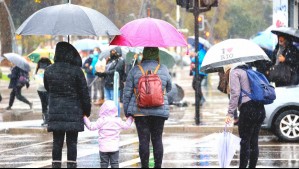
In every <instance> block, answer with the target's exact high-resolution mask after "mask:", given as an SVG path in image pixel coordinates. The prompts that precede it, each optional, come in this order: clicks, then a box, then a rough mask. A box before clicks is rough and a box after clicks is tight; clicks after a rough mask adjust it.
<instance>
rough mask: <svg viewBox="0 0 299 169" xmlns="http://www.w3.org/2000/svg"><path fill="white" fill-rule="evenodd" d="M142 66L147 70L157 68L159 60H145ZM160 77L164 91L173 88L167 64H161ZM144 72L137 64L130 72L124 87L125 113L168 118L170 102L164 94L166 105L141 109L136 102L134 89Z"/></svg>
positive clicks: (127, 114)
mask: <svg viewBox="0 0 299 169" xmlns="http://www.w3.org/2000/svg"><path fill="white" fill-rule="evenodd" d="M141 66H142V67H143V69H144V70H145V71H147V70H155V69H156V67H157V66H158V62H157V61H143V62H142V63H141ZM157 74H158V75H159V77H160V78H161V80H162V84H163V91H166V92H167V93H169V92H170V91H171V89H172V85H171V84H172V82H171V77H170V74H169V71H168V69H167V67H166V66H165V65H161V67H160V69H159V71H158V73H157ZM141 76H142V73H141V71H140V69H139V68H138V66H135V67H134V68H133V69H132V70H131V71H130V72H129V74H128V77H127V81H126V85H125V88H124V111H125V115H126V116H127V117H128V116H134V115H136V114H140V115H144V116H158V117H164V118H166V119H168V118H169V103H168V98H167V96H166V95H165V96H164V103H165V104H164V106H161V107H157V108H150V109H139V108H138V107H137V103H136V97H135V94H134V89H136V88H137V86H138V81H139V79H140V77H141Z"/></svg>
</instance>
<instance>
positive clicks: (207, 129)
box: [0, 125, 273, 136]
mask: <svg viewBox="0 0 299 169" xmlns="http://www.w3.org/2000/svg"><path fill="white" fill-rule="evenodd" d="M222 131H223V127H220V126H192V125H185V126H183V125H178V126H165V128H164V133H195V134H205V135H208V134H212V133H220V132H222ZM229 131H231V132H232V133H234V134H236V135H238V127H233V128H229ZM47 133H48V131H47V128H42V127H34V128H29V127H24V128H8V129H5V130H0V134H13V135H14V134H15V135H17V134H20V135H22V134H47ZM136 133H137V130H136V128H135V127H134V128H132V129H131V130H127V131H123V132H122V134H136ZM260 135H261V136H268V135H273V133H272V132H271V131H269V130H263V129H262V130H261V132H260Z"/></svg>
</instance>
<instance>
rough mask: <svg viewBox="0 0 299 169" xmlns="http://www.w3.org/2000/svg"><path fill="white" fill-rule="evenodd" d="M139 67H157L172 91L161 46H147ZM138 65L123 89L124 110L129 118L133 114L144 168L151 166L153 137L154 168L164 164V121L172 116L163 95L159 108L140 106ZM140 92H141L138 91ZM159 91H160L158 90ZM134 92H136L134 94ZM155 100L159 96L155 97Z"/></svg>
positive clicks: (164, 84) (160, 75)
mask: <svg viewBox="0 0 299 169" xmlns="http://www.w3.org/2000/svg"><path fill="white" fill-rule="evenodd" d="M140 66H141V67H142V68H143V69H144V70H146V71H147V70H155V69H156V70H157V68H159V66H160V68H159V69H158V71H157V75H158V76H159V77H160V79H161V81H162V84H163V85H162V89H163V91H165V92H166V93H169V92H170V91H171V89H172V82H171V77H170V74H169V71H168V69H167V67H166V66H165V65H160V64H159V48H154V47H145V48H144V50H143V60H142V62H141V64H140ZM142 75H143V73H142V72H141V70H140V68H139V67H138V66H135V67H134V68H133V69H132V70H131V71H130V73H129V74H128V78H127V81H126V85H125V89H124V112H125V115H126V116H127V117H130V116H133V117H134V118H135V123H136V127H137V131H138V137H139V154H140V159H141V165H142V168H149V157H150V151H149V149H150V147H149V146H150V140H151V141H152V144H153V147H154V158H155V168H161V167H162V161H163V142H162V134H163V130H164V123H165V120H167V119H168V118H169V104H168V98H167V96H166V95H164V105H163V106H159V107H148V108H138V106H137V103H138V102H137V96H135V94H136V95H138V94H137V93H135V92H134V91H135V90H136V91H137V90H139V89H137V88H138V82H139V79H140V78H141V77H142ZM137 92H139V91H137ZM155 92H157V93H158V92H160V91H155ZM134 93H135V94H134ZM155 99H156V98H155Z"/></svg>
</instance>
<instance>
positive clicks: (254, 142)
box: [239, 101, 266, 168]
mask: <svg viewBox="0 0 299 169" xmlns="http://www.w3.org/2000/svg"><path fill="white" fill-rule="evenodd" d="M265 117H266V113H265V108H264V105H263V104H260V103H256V102H254V101H249V102H247V103H245V104H243V105H242V106H241V108H240V117H239V134H240V137H241V139H242V141H241V152H240V168H247V166H248V162H249V168H256V165H257V161H258V158H259V144H258V139H259V132H260V129H261V126H262V123H263V121H264V120H265Z"/></svg>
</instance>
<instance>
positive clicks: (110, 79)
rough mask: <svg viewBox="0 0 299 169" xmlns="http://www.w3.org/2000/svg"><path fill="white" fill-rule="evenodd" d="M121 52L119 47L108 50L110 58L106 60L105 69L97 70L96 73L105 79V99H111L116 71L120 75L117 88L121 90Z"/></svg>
mask: <svg viewBox="0 0 299 169" xmlns="http://www.w3.org/2000/svg"><path fill="white" fill-rule="evenodd" d="M121 56H122V53H121V49H120V48H119V47H116V48H114V49H112V50H111V51H110V58H109V59H108V61H107V65H106V71H105V72H104V73H100V72H97V73H96V75H97V76H99V77H101V78H104V80H105V100H113V99H114V97H113V85H114V72H115V71H117V72H118V73H119V77H120V86H119V89H120V90H123V88H124V81H125V61H124V60H123V59H122V58H121Z"/></svg>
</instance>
